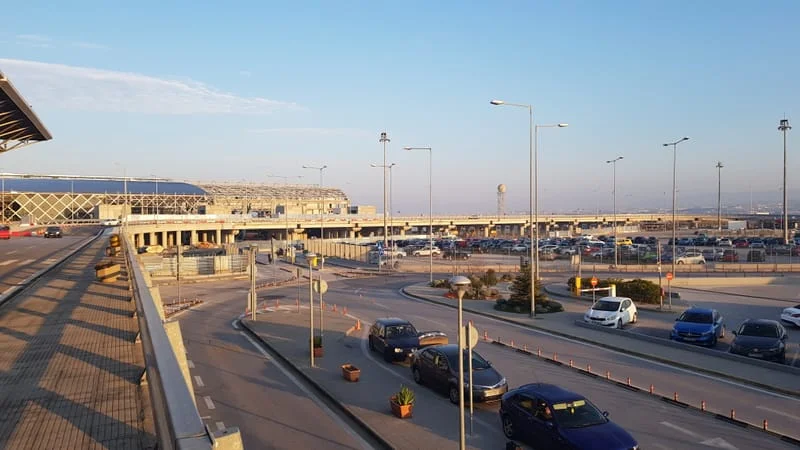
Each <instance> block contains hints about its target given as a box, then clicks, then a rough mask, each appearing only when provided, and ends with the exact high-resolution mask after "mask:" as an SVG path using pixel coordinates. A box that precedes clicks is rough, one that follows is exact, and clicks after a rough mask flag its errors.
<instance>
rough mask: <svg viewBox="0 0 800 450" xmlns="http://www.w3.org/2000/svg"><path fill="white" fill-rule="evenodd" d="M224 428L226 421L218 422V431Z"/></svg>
mask: <svg viewBox="0 0 800 450" xmlns="http://www.w3.org/2000/svg"><path fill="white" fill-rule="evenodd" d="M224 429H225V423H224V422H217V431H222V430H224Z"/></svg>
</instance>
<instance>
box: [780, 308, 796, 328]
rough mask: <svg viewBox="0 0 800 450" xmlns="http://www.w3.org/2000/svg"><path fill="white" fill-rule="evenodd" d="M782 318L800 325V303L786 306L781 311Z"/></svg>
mask: <svg viewBox="0 0 800 450" xmlns="http://www.w3.org/2000/svg"><path fill="white" fill-rule="evenodd" d="M781 320H782V321H784V322H786V323H790V324H792V325H794V326H796V327H800V305H795V306H793V307H791V308H785V309H784V310H783V312H782V313H781Z"/></svg>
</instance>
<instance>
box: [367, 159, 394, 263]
mask: <svg viewBox="0 0 800 450" xmlns="http://www.w3.org/2000/svg"><path fill="white" fill-rule="evenodd" d="M396 165H397V163H391V164H389V165H388V166H387V165H381V164H370V167H382V168H384V169H389V235H388V236H389V241H391V243H392V244H391V246H390V247H387V246H388V242H387V245H385V246H384V247H383V248H384V249H385V248H389V261H390V264H391V267H392V268H394V251H395V249H394V219H393V218H392V168H393V167H394V166H396ZM380 264H381V261H380V255H378V268H380Z"/></svg>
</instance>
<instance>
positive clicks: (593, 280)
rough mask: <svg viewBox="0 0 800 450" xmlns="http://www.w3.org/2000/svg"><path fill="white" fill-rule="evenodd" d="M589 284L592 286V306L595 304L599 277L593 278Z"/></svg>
mask: <svg viewBox="0 0 800 450" xmlns="http://www.w3.org/2000/svg"><path fill="white" fill-rule="evenodd" d="M589 283H590V284H591V285H592V304H594V301H595V293H596V292H597V291H595V290H594V289H595V288H596V287H597V277H592V280H591V281H590V282H589Z"/></svg>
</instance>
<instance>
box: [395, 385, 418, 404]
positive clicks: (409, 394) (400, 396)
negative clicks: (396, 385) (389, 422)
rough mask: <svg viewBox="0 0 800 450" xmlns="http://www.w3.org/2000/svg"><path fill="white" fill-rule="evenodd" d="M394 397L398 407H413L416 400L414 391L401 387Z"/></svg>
mask: <svg viewBox="0 0 800 450" xmlns="http://www.w3.org/2000/svg"><path fill="white" fill-rule="evenodd" d="M394 397H395V401H396V402H397V404H398V405H413V404H414V401H415V400H416V396H415V395H414V391H412V390H411V389H409V388H408V387H406V386H401V387H400V391H399V392H397V394H395V396H394Z"/></svg>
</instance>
